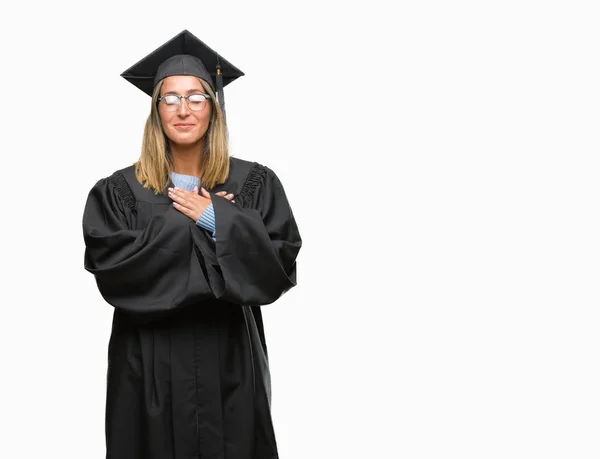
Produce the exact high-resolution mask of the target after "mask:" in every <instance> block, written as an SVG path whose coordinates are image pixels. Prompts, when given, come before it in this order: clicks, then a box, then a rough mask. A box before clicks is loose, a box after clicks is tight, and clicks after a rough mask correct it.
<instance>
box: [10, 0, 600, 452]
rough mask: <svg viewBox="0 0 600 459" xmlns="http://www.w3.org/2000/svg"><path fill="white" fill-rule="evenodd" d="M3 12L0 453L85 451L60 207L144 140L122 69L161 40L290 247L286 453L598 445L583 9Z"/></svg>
mask: <svg viewBox="0 0 600 459" xmlns="http://www.w3.org/2000/svg"><path fill="white" fill-rule="evenodd" d="M2 8H3V11H0V15H1V16H2V26H1V28H0V29H1V30H0V38H1V40H0V43H1V44H0V46H1V47H2V49H1V53H2V54H1V62H2V64H1V66H2V69H1V71H0V78H1V79H2V80H1V81H0V85H1V88H2V94H1V96H0V100H1V104H0V117H1V118H0V120H1V124H0V126H2V127H1V128H0V129H1V132H2V171H3V174H2V176H3V177H2V178H3V184H4V200H3V211H2V213H1V217H0V218H1V219H2V224H1V225H0V228H1V230H0V231H2V236H3V237H2V241H3V244H2V256H1V259H2V262H1V263H2V269H3V271H2V289H1V292H2V293H1V295H2V297H1V299H0V301H1V305H2V310H3V313H2V318H3V320H2V324H3V327H2V333H1V334H0V340H1V342H0V345H1V346H0V349H1V350H0V352H1V357H2V373H1V374H2V377H1V385H2V387H1V390H0V397H1V399H0V403H1V406H0V413H1V414H0V417H1V418H2V426H3V427H2V429H3V434H2V441H1V442H0V457H2V458H7V459H8V458H10V459H12V458H34V457H60V458H61V459H67V458H77V459H82V458H86V459H88V458H89V459H92V458H98V459H100V458H103V457H104V400H105V398H104V397H105V393H104V387H105V386H104V383H105V374H106V373H105V372H106V352H107V343H108V338H109V333H110V320H111V314H112V310H111V307H110V306H109V305H108V304H106V303H105V302H104V301H103V299H102V298H101V296H100V294H99V293H98V291H97V288H96V285H95V282H94V279H93V276H92V275H91V274H89V273H88V272H86V271H85V270H84V269H83V251H84V244H83V238H82V231H81V217H82V213H83V206H84V203H85V200H86V197H87V193H88V191H89V189H90V188H91V187H92V186H93V185H94V183H95V182H96V181H97V180H99V179H100V178H102V177H105V176H107V175H110V174H111V173H112V172H113V171H114V170H116V169H120V168H122V167H125V166H127V165H129V164H131V163H133V162H134V161H135V160H136V159H137V157H138V155H139V149H140V143H141V138H142V130H143V125H144V121H145V118H146V116H147V114H148V110H149V98H148V96H146V95H144V94H143V93H141V92H140V91H139V90H137V89H136V88H135V87H133V86H132V85H130V84H129V83H127V82H126V81H125V80H124V79H122V78H121V77H120V76H119V75H120V73H121V72H122V71H124V70H125V69H127V68H128V67H129V66H131V65H132V64H134V63H135V62H137V61H138V60H139V59H141V58H142V57H143V56H145V55H146V54H147V53H149V52H150V51H152V50H153V49H155V48H156V47H157V46H159V45H161V44H162V43H163V42H165V41H167V40H168V39H170V38H171V37H172V36H174V35H175V34H177V33H179V32H180V31H181V30H183V29H184V28H187V29H189V30H190V31H191V32H192V33H194V34H195V35H197V36H198V37H199V38H200V39H201V40H203V41H205V42H206V43H207V44H208V45H209V46H211V47H212V48H214V49H215V50H218V51H219V52H220V53H221V54H222V55H223V56H224V57H225V58H226V59H228V60H229V61H230V62H232V63H233V64H234V65H236V66H238V67H239V68H240V69H241V70H242V71H244V72H245V74H246V75H245V76H244V77H242V78H240V79H238V80H237V81H235V82H233V83H232V84H230V85H228V86H227V87H226V88H225V95H226V97H225V99H226V108H227V115H228V122H229V131H230V138H231V147H232V154H233V155H235V156H237V157H240V158H244V159H248V160H254V161H258V162H261V163H263V164H265V165H267V166H269V167H270V168H272V169H273V170H274V171H275V172H276V173H277V174H278V176H279V177H280V178H281V180H282V182H283V184H284V186H285V189H286V192H287V194H288V198H289V200H290V202H291V204H292V207H293V210H294V214H295V216H296V219H297V221H298V225H299V228H300V231H301V234H302V237H303V241H304V246H303V249H302V251H301V253H300V256H299V258H298V286H297V287H296V288H295V289H292V290H291V291H290V292H289V293H287V294H286V295H285V296H284V297H282V298H281V299H280V300H279V301H278V302H277V303H275V304H274V305H270V306H267V307H265V309H264V315H265V321H266V333H267V342H268V346H269V353H270V364H271V372H272V382H273V417H274V422H275V429H276V434H277V438H278V442H279V449H280V456H281V458H282V459H306V458H311V459H319V458H323V459H331V458H345V459H346V458H348V459H349V458H361V459H364V458H388V457H389V458H403V459H404V458H407V459H421V458H435V459H438V458H460V459H467V458H474V459H475V458H477V459H481V458H486V459H487V458H502V459H504V458H511V459H514V458H527V459H529V458H544V459H546V458H578V459H583V458H598V457H600V442H599V441H598V435H599V429H600V389H599V388H600V369H599V366H598V362H599V353H600V346H599V345H600V342H599V341H600V334H599V332H598V329H599V319H600V313H599V311H598V306H599V301H598V300H599V294H598V275H599V274H600V272H599V271H600V253H599V251H600V250H599V249H600V246H599V230H600V221H599V218H598V199H599V197H600V193H599V192H600V189H599V180H598V176H599V170H598V166H599V165H600V164H599V163H600V162H599V160H598V152H599V140H598V127H599V126H600V108H599V107H600V89H599V88H600V84H599V82H600V65H599V62H600V53H599V49H598V48H599V43H600V28H599V27H598V20H599V19H600V18H599V14H598V13H599V11H598V10H597V9H596V8H595V5H594V2H591V1H590V2H581V1H569V2H567V1H563V2H559V1H545V2H542V1H537V2H535V1H527V0H520V1H504V2H499V1H498V2H481V1H479V2H478V1H470V2H469V1H455V2H443V1H414V2H389V3H385V4H384V2H380V1H360V2H352V1H344V2H342V1H339V2H333V1H319V2H314V1H302V2H295V3H294V4H292V3H291V2H274V1H273V2H265V1H258V2H257V1H252V2H237V3H233V2H215V1H213V2H200V1H194V2H166V1H165V2H163V3H162V4H159V3H157V4H153V3H151V2H147V1H146V2H139V3H138V4H135V5H134V4H133V3H129V2H118V3H114V4H103V6H101V5H100V3H98V4H96V5H95V6H94V5H91V4H88V3H87V2H77V3H73V4H67V3H65V2H43V3H42V2H39V3H37V4H33V3H30V2H18V4H13V5H10V4H9V5H7V4H5V6H3V7H2ZM394 8H395V9H394ZM256 459H261V458H256Z"/></svg>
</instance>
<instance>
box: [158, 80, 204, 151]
mask: <svg viewBox="0 0 600 459" xmlns="http://www.w3.org/2000/svg"><path fill="white" fill-rule="evenodd" d="M203 93H206V91H205V90H204V88H203V87H202V83H200V81H199V80H198V78H196V77H195V76H192V75H173V76H170V77H167V78H165V79H164V80H163V85H162V88H161V90H160V95H161V96H164V95H166V94H177V95H179V96H187V95H188V94H203ZM158 113H159V114H160V120H161V124H162V127H163V130H164V131H165V134H166V135H167V137H168V138H169V140H171V142H173V143H175V144H178V145H185V146H191V145H194V144H199V143H200V140H201V139H202V138H203V137H204V134H206V131H207V130H208V123H209V121H210V117H211V113H212V106H211V101H210V100H207V101H206V105H205V106H204V108H203V109H202V110H201V111H194V110H192V109H190V108H189V107H188V104H187V100H185V99H181V102H180V104H179V107H177V110H176V111H174V112H168V111H167V110H166V109H165V105H164V101H163V102H161V103H159V104H158Z"/></svg>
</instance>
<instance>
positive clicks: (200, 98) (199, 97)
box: [188, 94, 206, 104]
mask: <svg viewBox="0 0 600 459" xmlns="http://www.w3.org/2000/svg"><path fill="white" fill-rule="evenodd" d="M188 100H189V101H190V102H191V103H193V104H200V103H202V102H204V101H205V100H206V97H204V95H203V94H190V97H188Z"/></svg>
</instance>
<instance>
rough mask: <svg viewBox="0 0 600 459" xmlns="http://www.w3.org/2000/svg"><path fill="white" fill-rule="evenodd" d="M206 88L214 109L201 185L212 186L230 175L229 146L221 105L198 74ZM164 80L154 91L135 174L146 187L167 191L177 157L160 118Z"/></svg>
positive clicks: (207, 187) (203, 163)
mask: <svg viewBox="0 0 600 459" xmlns="http://www.w3.org/2000/svg"><path fill="white" fill-rule="evenodd" d="M198 80H200V83H201V84H202V86H203V87H204V90H205V91H206V92H207V93H208V94H210V100H211V104H212V113H211V118H210V122H209V124H208V130H207V131H206V134H204V136H205V142H204V151H203V152H202V172H201V176H200V182H201V186H203V187H204V188H206V189H207V190H210V189H211V188H214V187H215V186H216V185H218V184H220V183H223V182H225V180H226V179H227V176H228V175H229V146H228V135H227V126H226V124H225V118H224V117H223V112H222V111H221V107H220V106H219V104H218V103H217V98H216V96H215V93H214V91H213V90H212V89H211V87H210V85H209V84H208V83H207V82H206V81H204V80H202V79H201V78H198ZM162 84H163V82H162V81H161V82H160V83H159V84H157V85H156V88H155V89H154V92H153V94H152V107H151V109H150V115H148V119H147V120H146V125H145V127H144V138H143V140H142V153H141V155H140V158H139V159H138V160H137V161H136V162H135V163H134V166H135V176H136V178H137V180H138V182H139V183H141V184H142V185H143V186H144V188H149V189H151V190H153V191H154V194H159V193H163V192H164V191H165V190H166V187H167V185H168V183H169V174H170V172H171V171H172V170H173V161H172V156H171V152H170V149H169V143H168V139H167V136H166V135H165V132H164V130H163V128H162V124H161V122H160V114H159V112H158V97H159V95H160V90H161V88H162Z"/></svg>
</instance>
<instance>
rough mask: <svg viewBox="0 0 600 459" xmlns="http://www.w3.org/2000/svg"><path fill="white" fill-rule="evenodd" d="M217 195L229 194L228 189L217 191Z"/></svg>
mask: <svg viewBox="0 0 600 459" xmlns="http://www.w3.org/2000/svg"><path fill="white" fill-rule="evenodd" d="M215 194H216V195H217V196H225V195H226V194H227V191H219V192H217V193H215Z"/></svg>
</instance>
